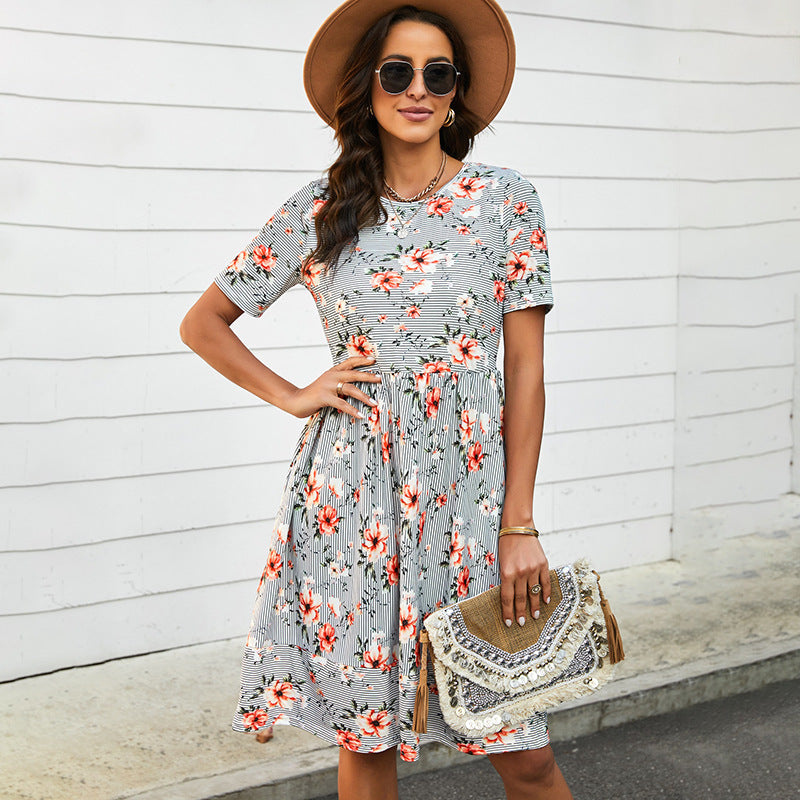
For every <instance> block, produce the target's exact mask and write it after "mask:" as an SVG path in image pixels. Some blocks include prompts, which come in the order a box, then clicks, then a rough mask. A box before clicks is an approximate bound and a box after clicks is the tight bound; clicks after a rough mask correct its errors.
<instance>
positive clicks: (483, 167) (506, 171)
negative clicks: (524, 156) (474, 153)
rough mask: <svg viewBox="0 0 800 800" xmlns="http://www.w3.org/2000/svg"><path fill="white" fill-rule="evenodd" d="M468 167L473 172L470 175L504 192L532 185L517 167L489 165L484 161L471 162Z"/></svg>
mask: <svg viewBox="0 0 800 800" xmlns="http://www.w3.org/2000/svg"><path fill="white" fill-rule="evenodd" d="M468 166H469V167H470V168H471V170H470V171H469V172H468V174H474V175H475V176H476V177H480V178H481V179H483V180H485V181H486V182H491V184H492V185H494V186H497V187H500V188H502V189H504V190H508V189H513V188H514V187H516V186H519V185H520V184H521V185H523V186H524V185H526V184H527V185H532V184H531V182H530V180H529V179H528V178H526V177H525V175H523V174H522V172H521V171H520V170H518V169H516V168H515V167H509V166H504V165H500V164H487V163H485V162H483V161H469V162H468Z"/></svg>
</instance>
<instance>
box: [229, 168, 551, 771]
mask: <svg viewBox="0 0 800 800" xmlns="http://www.w3.org/2000/svg"><path fill="white" fill-rule="evenodd" d="M325 187H326V178H325V177H322V178H317V179H315V180H312V181H310V182H309V183H307V184H306V185H305V186H303V187H302V188H301V189H299V190H298V191H297V192H296V193H295V194H293V195H292V196H291V197H290V198H288V199H287V200H286V202H285V203H284V204H283V205H282V206H281V207H280V208H279V209H278V210H277V211H276V212H275V214H274V215H273V216H272V217H270V219H269V220H267V222H266V223H265V224H264V226H263V227H262V229H261V230H260V231H259V233H258V234H257V235H256V236H255V238H254V239H253V240H252V241H251V242H249V243H248V244H247V246H246V247H245V248H244V249H243V250H242V251H241V252H240V253H239V254H238V255H237V256H236V257H235V258H234V259H233V261H232V262H231V263H230V264H229V265H228V266H227V267H226V268H225V269H223V270H221V272H220V273H219V274H218V275H217V276H216V278H215V281H216V284H217V285H218V286H219V287H220V289H221V290H222V291H223V292H225V294H226V295H227V296H228V297H229V298H230V299H231V300H232V301H233V302H234V303H236V305H238V306H239V307H240V308H242V309H243V310H244V311H246V312H248V313H249V314H251V315H253V316H260V315H261V314H262V313H263V312H264V311H265V310H266V309H267V308H268V307H269V306H270V305H271V304H272V303H273V302H275V301H276V300H277V299H278V298H279V297H280V296H281V295H282V294H283V293H284V292H285V291H286V290H287V289H289V288H290V287H292V286H295V285H304V286H305V288H306V289H307V290H308V291H309V292H310V293H311V295H312V297H313V299H314V302H315V304H316V307H317V309H318V311H319V316H320V320H321V322H322V326H323V329H324V332H325V336H326V338H327V341H328V344H329V346H330V351H331V356H332V359H333V363H334V364H337V363H339V362H341V361H343V360H345V359H346V358H348V357H349V356H351V355H356V354H369V355H373V356H375V359H376V361H375V364H374V367H365V368H363V369H369V370H370V371H375V372H379V373H380V375H381V377H382V381H381V383H379V384H378V383H361V384H359V386H360V387H361V388H362V389H363V390H364V391H365V392H366V393H367V394H368V395H370V396H371V397H373V398H375V399H376V400H377V403H378V404H377V407H375V408H372V407H369V406H367V405H366V404H363V403H360V402H359V401H357V400H353V401H352V402H353V403H354V405H356V406H357V407H359V408H360V410H362V411H363V412H364V414H365V418H364V419H363V420H358V419H354V418H353V417H351V416H349V415H345V414H342V413H341V412H339V411H337V410H336V409H333V408H330V407H325V408H323V409H321V410H320V411H317V412H316V413H314V414H312V415H311V417H309V419H308V421H307V422H306V424H305V426H304V428H303V430H302V432H301V435H300V437H299V439H298V441H297V443H296V445H295V448H294V452H293V454H292V456H291V461H290V466H289V471H288V475H287V476H286V481H285V485H284V488H283V493H282V497H281V500H280V504H279V507H278V509H277V512H276V515H275V523H274V526H273V528H272V531H271V535H270V536H269V541H268V543H267V548H266V566H265V567H264V570H263V573H262V575H261V580H260V582H259V584H258V590H257V595H256V600H255V606H254V608H253V613H252V619H251V623H250V630H249V634H248V637H247V642H246V645H245V650H244V655H243V659H242V673H241V693H240V697H239V704H238V709H237V710H236V713H235V716H234V721H233V728H234V730H236V731H254V730H257V729H258V728H261V727H264V726H266V725H269V724H271V723H274V724H276V725H280V724H285V725H294V726H297V727H299V728H303V729H305V730H307V731H310V732H312V733H314V734H316V735H317V736H320V737H321V738H323V739H325V740H326V741H327V742H330V743H335V744H337V745H339V746H341V747H345V748H347V749H349V750H353V751H356V752H360V753H368V752H377V751H381V750H385V749H386V748H388V747H392V746H394V745H398V746H399V748H400V755H401V758H403V759H404V760H405V761H415V760H416V759H417V758H418V757H419V748H420V745H421V744H422V743H424V742H425V741H433V740H436V741H440V742H444V743H445V744H447V745H450V746H452V747H456V748H458V749H459V750H462V751H464V752H467V753H476V754H483V753H496V752H503V751H507V750H517V749H530V748H536V747H543V746H545V745H546V744H547V743H548V741H549V737H548V728H547V716H546V714H537V715H536V716H534V717H533V718H532V719H530V720H528V721H527V722H526V723H525V724H522V725H520V726H517V727H514V728H506V729H503V730H501V731H500V732H498V733H495V734H492V735H489V736H484V737H477V738H467V737H464V736H462V735H460V734H458V733H456V732H455V731H454V730H453V729H452V728H450V727H449V726H448V725H447V724H446V723H445V722H444V720H443V718H442V714H441V710H440V706H439V698H438V695H437V693H436V684H435V681H434V678H433V672H432V670H430V669H429V671H428V683H429V691H430V696H429V715H428V725H427V733H424V734H418V733H415V732H414V731H413V730H412V716H413V708H414V698H415V694H416V689H417V683H418V679H419V671H420V645H419V641H418V639H419V633H420V630H421V623H422V621H423V620H424V619H425V617H426V615H427V614H428V613H430V612H431V611H432V610H434V609H436V608H439V607H441V606H442V605H446V604H448V603H453V602H455V601H457V600H460V599H463V598H466V597H470V596H473V595H475V594H478V593H480V592H482V591H484V590H486V589H489V588H491V587H492V586H495V585H498V584H499V583H500V575H499V563H498V561H497V533H498V528H499V522H500V512H501V509H502V505H503V497H504V489H505V481H504V472H505V460H504V450H503V402H504V395H503V379H502V378H503V376H502V373H501V372H499V371H498V369H497V368H496V356H497V349H498V344H499V341H500V335H501V331H502V326H503V316H504V314H507V313H509V312H513V311H517V310H519V309H524V308H529V307H532V306H537V305H544V306H546V308H545V311H546V312H549V311H550V309H551V308H552V305H553V296H552V289H551V283H550V271H549V258H548V250H547V236H546V229H545V219H544V214H543V210H542V205H541V203H540V200H539V196H538V194H537V192H536V189H535V188H534V186H533V185H532V184H531V183H530V181H528V180H527V179H526V178H524V177H523V176H522V175H521V174H520V173H519V172H518V171H516V170H514V169H511V168H507V167H499V166H492V165H488V164H484V163H480V162H475V161H467V162H465V163H464V165H463V167H462V169H461V170H460V172H459V173H458V174H457V175H456V176H455V177H453V178H452V179H451V180H450V181H449V182H448V183H447V184H446V185H445V186H443V187H442V188H441V189H440V190H439V191H438V193H437V194H436V195H435V196H432V197H430V198H427V199H425V200H422V201H417V202H409V203H405V202H400V203H398V202H395V203H394V208H395V209H396V213H395V211H394V210H393V209H392V206H391V205H390V204H389V202H388V200H386V199H384V200H383V203H384V205H385V207H386V209H387V212H388V214H389V218H388V221H387V222H385V223H383V224H378V225H375V226H374V227H370V228H364V229H362V230H361V231H360V233H359V238H358V242H357V244H356V246H355V247H353V248H351V249H350V251H349V255H347V254H345V257H343V258H342V260H341V261H340V264H339V265H338V266H337V268H336V269H334V270H329V269H328V268H327V267H326V265H324V264H320V263H312V264H310V265H307V266H305V267H301V262H302V261H303V259H304V257H305V255H306V254H307V253H308V252H310V251H311V250H312V249H313V248H314V247H315V245H316V235H315V229H314V216H315V214H316V213H317V211H318V210H319V208H320V207H321V206H322V204H323V203H324V202H325ZM398 215H399V219H398ZM412 215H413V218H412ZM404 222H408V224H407V225H404V224H403V223H404Z"/></svg>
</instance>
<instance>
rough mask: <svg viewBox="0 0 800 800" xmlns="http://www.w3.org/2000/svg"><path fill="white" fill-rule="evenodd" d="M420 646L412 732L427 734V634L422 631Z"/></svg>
mask: <svg viewBox="0 0 800 800" xmlns="http://www.w3.org/2000/svg"><path fill="white" fill-rule="evenodd" d="M419 641H420V643H421V644H422V656H421V658H420V660H421V662H422V663H421V666H420V670H419V685H418V686H417V694H416V696H415V697H414V720H413V723H412V730H413V731H414V732H415V733H427V730H428V642H429V641H430V638H429V637H428V632H427V631H426V630H423V631H422V633H420V635H419Z"/></svg>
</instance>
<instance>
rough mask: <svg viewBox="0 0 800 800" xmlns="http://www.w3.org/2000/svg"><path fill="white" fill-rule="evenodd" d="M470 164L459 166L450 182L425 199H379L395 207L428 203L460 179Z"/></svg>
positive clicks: (465, 163) (467, 162)
mask: <svg viewBox="0 0 800 800" xmlns="http://www.w3.org/2000/svg"><path fill="white" fill-rule="evenodd" d="M471 164H472V162H471V161H465V162H464V163H463V164H462V165H461V169H460V170H459V171H458V172H456V174H455V175H453V177H452V178H450V180H449V181H447V183H445V184H444V185H442V186H440V187H439V188H438V189H437V190H436V191H435V192H434V193H433V194H429V195H428V196H427V197H423V198H421V199H420V200H390V199H389V198H388V197H385V196H384V195H381V196H380V198H381V200H383V201H385V202H386V203H390V202H391V203H393V204H394V205H395V206H413V205H414V204H415V203H428V202H430V201H431V200H432V199H433V198H434V197H437V196H438V195H440V194H441V193H442V192H443V191H444V190H445V189H447V187H448V186H450V184H452V183H454V182H455V181H457V180H458V179H459V178H460V177H461V175H462V173H463V172H464V171H465V170H466V169H467V167H469V166H471Z"/></svg>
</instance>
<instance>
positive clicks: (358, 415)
mask: <svg viewBox="0 0 800 800" xmlns="http://www.w3.org/2000/svg"><path fill="white" fill-rule="evenodd" d="M356 416H357V417H358V418H359V419H364V415H363V414H362V413H361V412H360V411H357V412H356Z"/></svg>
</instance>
